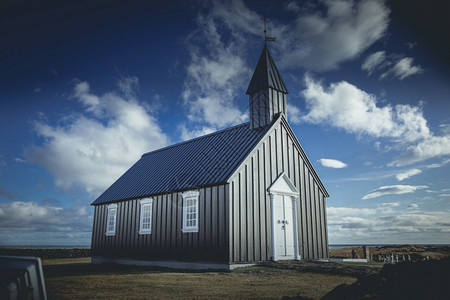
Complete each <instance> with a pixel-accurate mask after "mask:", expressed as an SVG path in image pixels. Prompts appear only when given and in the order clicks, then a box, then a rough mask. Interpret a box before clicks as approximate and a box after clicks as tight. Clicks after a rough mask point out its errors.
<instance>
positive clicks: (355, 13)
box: [270, 0, 389, 71]
mask: <svg viewBox="0 0 450 300" xmlns="http://www.w3.org/2000/svg"><path fill="white" fill-rule="evenodd" d="M320 5H322V6H323V7H324V8H325V9H324V10H319V9H318V7H319V5H318V6H316V7H314V9H315V10H312V9H305V10H304V13H303V14H302V15H300V16H299V17H298V18H297V20H296V21H295V23H294V24H274V25H272V26H271V31H270V34H271V35H273V36H275V37H280V40H279V42H278V43H277V48H278V49H279V51H280V53H282V54H283V55H282V56H281V60H280V61H279V63H280V66H282V67H286V68H297V67H306V68H308V69H310V70H317V71H326V70H330V69H335V68H337V67H338V65H339V64H340V63H342V62H345V61H348V60H351V59H353V58H355V57H357V56H358V55H360V54H361V53H362V52H363V51H364V50H366V49H367V48H368V47H369V46H370V45H372V44H373V43H374V42H376V41H377V40H379V39H380V38H381V37H382V36H383V35H384V34H385V32H386V30H387V26H388V22H389V9H388V8H387V7H386V6H385V4H384V1H367V0H363V1H331V0H325V1H321V3H320ZM305 8H306V6H305ZM281 37H282V38H281ZM330 49H332V51H330Z"/></svg>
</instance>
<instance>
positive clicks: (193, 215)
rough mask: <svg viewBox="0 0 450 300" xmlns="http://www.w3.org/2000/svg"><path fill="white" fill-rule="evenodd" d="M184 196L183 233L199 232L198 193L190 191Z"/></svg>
mask: <svg viewBox="0 0 450 300" xmlns="http://www.w3.org/2000/svg"><path fill="white" fill-rule="evenodd" d="M182 196H183V229H182V231H183V232H198V196H199V192H198V191H188V192H185V193H183V194H182Z"/></svg>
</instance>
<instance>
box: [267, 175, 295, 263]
mask: <svg viewBox="0 0 450 300" xmlns="http://www.w3.org/2000/svg"><path fill="white" fill-rule="evenodd" d="M282 181H284V182H285V183H286V184H284V186H283V184H280V183H281V182H282ZM267 191H268V192H269V195H270V205H271V212H272V259H273V260H274V261H276V260H278V259H279V258H281V257H279V256H278V255H277V253H276V249H275V234H276V233H275V228H276V224H275V217H274V206H275V205H274V201H275V195H282V196H284V197H289V198H290V199H291V200H292V219H293V231H294V233H293V234H294V257H293V259H296V260H298V259H301V256H300V254H299V252H300V251H299V246H298V245H299V244H298V220H297V202H298V201H297V200H298V198H299V191H298V189H297V188H296V187H295V185H294V184H293V183H292V181H291V180H290V179H289V177H288V176H287V175H286V173H284V172H282V173H281V174H280V175H279V176H278V177H277V179H275V181H274V182H273V183H272V184H271V185H270V187H269V188H268V189H267Z"/></svg>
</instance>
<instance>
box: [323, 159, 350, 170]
mask: <svg viewBox="0 0 450 300" xmlns="http://www.w3.org/2000/svg"><path fill="white" fill-rule="evenodd" d="M319 162H320V163H321V164H322V166H324V167H327V168H333V169H341V168H346V167H347V164H346V163H343V162H342V161H339V160H337V159H329V158H321V159H319Z"/></svg>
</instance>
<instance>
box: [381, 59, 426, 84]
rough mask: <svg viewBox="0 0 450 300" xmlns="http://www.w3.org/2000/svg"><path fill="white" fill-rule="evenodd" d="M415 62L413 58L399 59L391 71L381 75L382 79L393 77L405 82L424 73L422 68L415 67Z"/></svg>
mask: <svg viewBox="0 0 450 300" xmlns="http://www.w3.org/2000/svg"><path fill="white" fill-rule="evenodd" d="M413 62H414V59H413V58H411V57H404V58H401V59H399V60H398V61H397V62H396V63H395V64H394V66H393V67H392V68H391V69H389V70H388V71H386V72H385V73H383V74H381V76H380V79H385V78H388V77H389V76H392V77H396V78H398V79H400V80H403V79H405V78H406V77H409V76H411V75H414V74H419V73H422V72H423V69H422V68H421V67H420V66H413Z"/></svg>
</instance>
